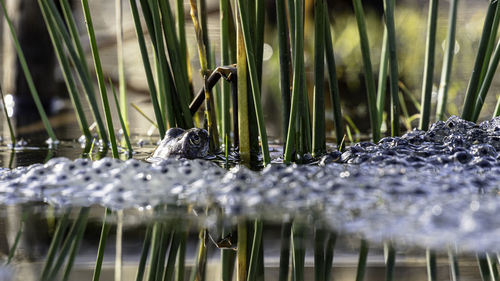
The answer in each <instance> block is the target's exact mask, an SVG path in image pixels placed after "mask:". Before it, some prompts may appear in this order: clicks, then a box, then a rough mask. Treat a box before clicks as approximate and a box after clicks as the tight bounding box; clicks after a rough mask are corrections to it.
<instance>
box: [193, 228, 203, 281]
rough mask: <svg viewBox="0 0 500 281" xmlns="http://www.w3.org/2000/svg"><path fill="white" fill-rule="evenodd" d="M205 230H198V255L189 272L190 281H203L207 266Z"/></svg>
mask: <svg viewBox="0 0 500 281" xmlns="http://www.w3.org/2000/svg"><path fill="white" fill-rule="evenodd" d="M205 236H206V230H205V229H202V230H200V234H199V238H200V241H199V243H198V255H197V257H196V261H195V263H194V266H193V269H192V271H191V276H190V278H189V280H190V281H204V280H205V269H206V264H207V247H206V244H205V241H206V237H205Z"/></svg>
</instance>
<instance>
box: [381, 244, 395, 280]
mask: <svg viewBox="0 0 500 281" xmlns="http://www.w3.org/2000/svg"><path fill="white" fill-rule="evenodd" d="M384 251H385V254H386V258H385V266H386V271H385V280H386V281H391V280H393V278H394V268H395V266H396V249H394V247H393V246H392V245H391V243H389V242H386V243H385V244H384Z"/></svg>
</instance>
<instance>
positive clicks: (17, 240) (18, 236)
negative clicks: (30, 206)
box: [4, 212, 28, 265]
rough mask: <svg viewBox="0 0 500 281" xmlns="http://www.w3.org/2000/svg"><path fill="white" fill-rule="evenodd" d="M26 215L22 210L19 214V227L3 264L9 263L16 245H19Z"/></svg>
mask: <svg viewBox="0 0 500 281" xmlns="http://www.w3.org/2000/svg"><path fill="white" fill-rule="evenodd" d="M27 217H28V213H27V212H24V213H23V215H22V216H21V220H20V222H19V228H18V229H17V233H16V237H15V238H14V243H13V244H12V247H10V249H9V254H8V256H7V261H6V262H5V264H4V265H9V264H10V263H11V261H12V258H14V254H15V253H16V250H17V245H19V241H20V240H21V235H22V234H23V231H24V225H25V223H26V218H27Z"/></svg>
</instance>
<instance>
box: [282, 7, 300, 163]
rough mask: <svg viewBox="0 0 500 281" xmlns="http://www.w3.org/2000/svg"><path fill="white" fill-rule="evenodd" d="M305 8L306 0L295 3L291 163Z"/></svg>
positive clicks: (288, 155)
mask: <svg viewBox="0 0 500 281" xmlns="http://www.w3.org/2000/svg"><path fill="white" fill-rule="evenodd" d="M303 9H304V1H303V0H297V1H295V5H294V12H293V13H294V18H295V23H294V26H295V35H294V36H292V38H295V39H293V41H294V43H295V44H294V45H295V46H294V48H293V50H294V51H293V54H294V59H293V90H292V102H291V106H290V118H289V123H288V133H287V138H286V145H285V157H284V159H283V162H285V163H286V164H289V163H290V161H291V160H292V153H293V149H294V143H295V137H296V136H295V123H296V122H297V111H298V110H299V105H300V104H299V101H300V95H301V92H302V87H301V80H302V72H303V68H304V24H303Z"/></svg>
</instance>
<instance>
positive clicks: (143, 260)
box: [135, 224, 153, 281]
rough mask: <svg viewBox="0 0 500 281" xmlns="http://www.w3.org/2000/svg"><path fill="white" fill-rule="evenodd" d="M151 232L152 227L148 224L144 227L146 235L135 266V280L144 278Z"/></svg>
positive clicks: (140, 280)
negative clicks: (137, 263)
mask: <svg viewBox="0 0 500 281" xmlns="http://www.w3.org/2000/svg"><path fill="white" fill-rule="evenodd" d="M152 232H153V227H152V226H151V224H150V225H148V227H147V229H146V235H145V237H144V241H143V243H142V251H141V257H140V259H139V265H138V267H137V274H136V278H135V281H142V280H143V278H144V272H145V270H146V261H147V259H148V253H149V248H150V245H151V236H152Z"/></svg>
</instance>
